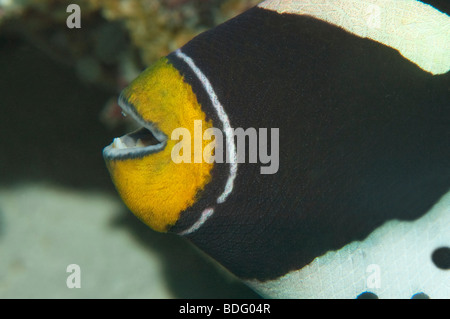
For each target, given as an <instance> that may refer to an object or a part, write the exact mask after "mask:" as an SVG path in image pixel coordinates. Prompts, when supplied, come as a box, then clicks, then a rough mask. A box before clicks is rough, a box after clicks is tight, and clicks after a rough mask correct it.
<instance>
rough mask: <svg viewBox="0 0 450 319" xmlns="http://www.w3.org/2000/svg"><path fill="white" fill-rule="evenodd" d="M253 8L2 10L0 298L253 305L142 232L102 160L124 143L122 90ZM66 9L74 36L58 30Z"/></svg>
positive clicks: (174, 0) (175, 2)
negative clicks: (75, 20)
mask: <svg viewBox="0 0 450 319" xmlns="http://www.w3.org/2000/svg"><path fill="white" fill-rule="evenodd" d="M258 2H259V1H257V0H0V94H1V98H0V110H1V116H0V132H1V135H2V138H1V139H0V298H258V296H257V295H256V294H255V293H253V292H252V291H251V290H250V289H248V288H247V287H246V286H244V285H243V284H242V283H240V282H239V281H237V280H236V279H235V278H234V277H233V276H231V275H230V274H228V273H227V272H226V271H224V270H223V269H221V268H220V267H219V266H217V265H216V264H215V262H214V261H212V260H210V259H209V258H208V257H206V256H204V255H203V254H202V253H201V252H199V251H198V250H196V249H195V248H193V247H192V246H191V245H190V244H189V243H187V242H186V241H184V240H183V239H181V238H178V237H176V236H173V235H170V234H159V233H156V232H154V231H152V230H151V229H149V228H147V227H146V226H145V225H144V224H142V223H141V222H140V221H138V220H137V219H136V218H135V217H134V216H133V215H132V213H131V212H129V211H128V210H127V208H126V207H125V206H124V205H123V204H122V202H121V201H120V199H119V197H118V195H117V194H116V192H115V190H114V187H113V185H112V183H111V181H110V179H109V175H108V173H107V170H106V168H105V165H104V162H103V158H102V148H103V147H104V146H106V145H108V144H109V143H111V141H112V139H113V137H115V136H119V135H122V134H124V132H125V131H127V123H126V119H124V118H123V117H122V116H121V112H120V109H119V108H118V106H117V104H116V100H117V96H118V94H119V93H120V91H121V90H122V88H124V87H125V86H126V85H127V84H128V83H129V82H130V81H131V80H133V79H134V78H135V77H136V76H137V75H138V74H139V73H140V72H141V71H142V70H143V69H144V68H145V67H146V66H148V65H150V64H151V63H153V62H155V61H156V60H157V59H158V58H160V57H162V56H165V55H166V54H168V53H169V52H171V51H173V50H175V49H177V48H179V47H180V46H182V45H183V44H184V43H186V42H187V41H189V40H190V39H191V38H192V37H194V36H195V35H197V34H198V33H200V32H202V31H205V30H207V29H210V28H212V27H214V26H215V25H218V24H220V23H222V22H224V21H225V20H227V19H229V18H231V17H233V16H235V15H237V14H239V13H241V12H243V11H245V10H246V9H248V8H250V7H252V6H254V5H256V4H257V3H258ZM72 3H75V4H78V5H79V6H80V8H81V28H80V29H76V28H75V29H69V28H68V27H67V26H66V20H67V18H68V16H69V15H70V12H67V7H68V5H69V4H72ZM70 264H78V265H79V266H80V268H81V288H73V289H69V288H68V287H67V285H66V279H67V277H68V276H69V275H70V273H68V272H67V271H66V268H67V266H68V265H70Z"/></svg>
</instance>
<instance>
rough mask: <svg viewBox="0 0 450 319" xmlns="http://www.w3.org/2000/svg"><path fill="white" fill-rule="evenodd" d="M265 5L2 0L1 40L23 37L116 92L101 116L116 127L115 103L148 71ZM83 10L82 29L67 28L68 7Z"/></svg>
mask: <svg viewBox="0 0 450 319" xmlns="http://www.w3.org/2000/svg"><path fill="white" fill-rule="evenodd" d="M258 2H260V0H0V35H2V36H3V35H6V36H11V35H12V36H13V37H20V38H23V39H25V40H26V41H28V42H30V43H32V44H33V45H34V46H35V47H36V48H38V49H39V50H41V51H43V52H45V53H46V54H47V55H48V56H49V57H51V58H52V59H54V60H55V61H57V62H59V63H62V64H65V65H67V66H68V67H70V68H72V69H73V70H75V72H76V74H77V75H78V76H79V78H80V79H81V80H82V81H83V82H85V83H87V84H93V85H96V86H100V87H102V88H105V89H107V90H109V91H110V92H112V94H111V95H112V99H111V101H109V102H108V103H106V106H105V108H104V110H103V112H101V115H100V117H101V119H102V121H103V122H104V123H105V124H106V125H107V126H108V127H110V126H115V125H116V123H117V122H120V121H118V117H120V111H118V110H119V107H118V106H117V104H116V103H115V102H112V101H115V100H116V98H117V94H118V92H120V91H121V90H122V88H123V87H125V86H126V85H127V84H128V83H129V82H130V81H131V80H133V79H134V78H135V77H136V76H137V75H138V74H139V72H140V71H141V70H142V69H144V68H145V67H146V66H148V65H150V64H152V63H153V62H155V61H156V60H157V59H158V58H160V57H162V56H165V55H167V54H168V53H170V52H171V51H174V50H176V49H177V48H179V47H181V46H182V45H183V44H184V43H186V42H187V41H189V40H190V39H191V38H193V37H194V36H195V35H197V34H198V33H200V32H202V31H205V30H207V29H210V28H212V27H214V26H215V25H218V24H220V23H222V22H224V21H225V20H227V19H229V18H231V17H233V16H235V15H237V14H239V13H240V12H243V11H244V10H246V9H248V8H250V7H252V6H254V5H256V4H257V3H258ZM72 3H77V4H78V5H79V6H80V8H81V28H80V29H69V28H68V27H67V25H66V19H67V17H68V15H69V13H67V11H66V10H67V6H68V5H69V4H72Z"/></svg>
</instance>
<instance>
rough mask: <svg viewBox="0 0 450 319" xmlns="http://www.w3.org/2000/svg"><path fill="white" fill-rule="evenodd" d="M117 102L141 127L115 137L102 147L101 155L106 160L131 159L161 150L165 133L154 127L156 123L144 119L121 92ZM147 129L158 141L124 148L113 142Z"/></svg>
mask: <svg viewBox="0 0 450 319" xmlns="http://www.w3.org/2000/svg"><path fill="white" fill-rule="evenodd" d="M118 104H119V106H120V108H121V109H122V111H123V112H124V113H125V114H127V115H130V116H131V117H132V118H133V120H135V121H136V122H137V123H138V124H139V125H140V126H141V128H140V129H138V130H136V131H134V132H130V133H128V134H125V135H123V136H121V137H118V138H115V139H114V140H113V142H112V143H111V144H109V145H108V146H106V147H105V148H104V149H103V157H104V158H105V159H107V160H126V159H133V158H140V157H143V156H146V155H149V154H153V153H157V152H159V151H162V150H163V149H164V148H165V147H166V145H167V140H168V138H167V135H166V134H164V133H163V132H161V131H160V130H159V129H157V128H156V125H155V124H154V123H152V122H149V121H146V120H144V119H143V118H142V117H141V116H140V115H139V113H138V112H137V111H136V108H135V107H134V106H133V104H131V103H130V102H128V100H127V98H126V97H125V96H124V95H123V92H122V93H121V94H120V95H119V98H118ZM144 129H146V130H148V131H149V132H150V133H151V134H152V135H153V137H154V138H155V139H156V140H157V141H158V143H157V144H152V145H148V146H142V147H138V146H134V147H126V148H116V147H115V146H114V144H115V143H116V142H119V141H117V139H119V140H120V142H121V139H125V138H128V139H129V138H132V136H133V135H138V134H139V132H140V131H142V130H144Z"/></svg>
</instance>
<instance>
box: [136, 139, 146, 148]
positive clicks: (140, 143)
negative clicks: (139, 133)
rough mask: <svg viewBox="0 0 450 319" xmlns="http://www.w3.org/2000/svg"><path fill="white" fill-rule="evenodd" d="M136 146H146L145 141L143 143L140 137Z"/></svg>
mask: <svg viewBox="0 0 450 319" xmlns="http://www.w3.org/2000/svg"><path fill="white" fill-rule="evenodd" d="M135 147H145V145H144V143H142V140H141V139H140V138H138V140H137V141H136V145H135Z"/></svg>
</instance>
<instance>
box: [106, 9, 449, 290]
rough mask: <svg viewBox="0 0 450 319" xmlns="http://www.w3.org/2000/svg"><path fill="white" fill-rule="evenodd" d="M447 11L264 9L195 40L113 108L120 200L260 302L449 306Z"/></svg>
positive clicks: (111, 165) (110, 156) (112, 149)
mask: <svg viewBox="0 0 450 319" xmlns="http://www.w3.org/2000/svg"><path fill="white" fill-rule="evenodd" d="M444 6H445V5H443V6H441V7H440V6H439V5H436V4H434V6H432V5H430V4H425V3H423V2H420V1H415V0H365V1H355V0H328V1H321V0H307V1H306V0H305V1H301V0H287V1H281V0H267V1H264V2H262V3H261V4H259V5H258V6H256V7H254V8H252V9H250V10H248V11H246V12H244V13H243V14H241V15H239V16H237V17H235V18H233V19H231V20H229V21H227V22H225V23H223V24H222V25H219V26H217V27H216V28H214V29H212V30H209V31H207V32H204V33H202V34H200V35H199V36H197V37H195V38H194V39H192V40H191V41H190V42H188V43H187V44H186V45H184V46H183V47H181V48H180V49H178V50H176V51H175V52H172V53H171V54H169V55H168V56H167V57H163V58H161V59H160V60H159V61H158V62H156V63H155V64H154V65H153V66H151V67H149V68H148V69H147V70H145V71H144V72H143V73H142V74H141V75H140V76H139V77H138V78H137V79H135V80H134V81H133V82H132V83H131V84H130V85H129V86H128V87H127V88H126V89H124V90H123V92H122V93H121V95H120V97H119V104H120V106H121V108H122V109H123V111H124V112H125V113H127V114H128V115H129V116H131V117H132V118H133V119H135V120H136V121H137V122H138V123H139V125H140V126H142V128H141V129H139V130H137V131H135V132H133V133H130V134H127V135H124V136H122V137H119V138H116V139H114V142H113V143H112V144H111V145H109V146H107V147H106V148H105V149H104V152H103V154H104V158H105V160H106V163H107V167H108V169H109V172H110V174H111V177H112V180H113V182H114V184H115V186H116V188H117V190H118V192H119V194H120V195H121V197H122V199H123V201H124V202H125V203H126V205H127V206H128V207H129V209H130V210H131V211H132V212H133V213H134V214H135V215H136V216H137V217H138V218H139V219H141V220H142V221H143V222H144V223H146V224H147V225H149V226H150V227H151V228H153V229H154V230H157V231H161V232H167V231H170V232H175V233H178V234H180V235H181V236H184V237H186V238H188V239H189V240H190V241H191V242H192V243H194V244H195V245H196V246H198V247H199V248H200V249H202V250H203V251H205V252H206V253H207V254H209V255H210V256H212V257H213V258H214V259H215V260H217V261H218V262H219V263H221V264H222V265H223V266H224V267H225V268H227V269H228V270H229V271H231V272H232V273H233V274H235V275H236V276H237V277H239V278H241V279H242V280H243V281H244V282H246V283H247V284H248V285H249V286H251V287H252V288H254V289H255V290H256V291H257V292H259V293H260V294H261V295H262V296H265V297H279V298H357V297H368V296H369V297H370V296H372V297H379V298H419V297H422V298H424V297H429V298H450V272H449V271H450V270H449V268H450V266H449V263H450V262H449V260H450V192H449V191H450V73H449V70H450V18H449V16H448V15H447V13H445V12H444V11H445V9H442V7H444ZM440 10H442V12H441V11H440Z"/></svg>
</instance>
